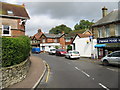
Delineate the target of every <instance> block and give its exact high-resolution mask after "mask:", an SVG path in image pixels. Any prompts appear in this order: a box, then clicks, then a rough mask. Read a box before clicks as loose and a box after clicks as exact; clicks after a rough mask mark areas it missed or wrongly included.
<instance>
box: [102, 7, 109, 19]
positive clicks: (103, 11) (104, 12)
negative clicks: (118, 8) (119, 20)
mask: <svg viewBox="0 0 120 90" xmlns="http://www.w3.org/2000/svg"><path fill="white" fill-rule="evenodd" d="M107 10H108V9H107V8H106V7H105V6H104V7H103V8H102V15H103V17H105V16H106V15H107Z"/></svg>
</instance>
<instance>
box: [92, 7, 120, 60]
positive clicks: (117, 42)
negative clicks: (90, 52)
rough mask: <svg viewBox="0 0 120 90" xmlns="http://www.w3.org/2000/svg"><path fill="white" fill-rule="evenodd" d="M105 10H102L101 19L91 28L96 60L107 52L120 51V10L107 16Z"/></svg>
mask: <svg viewBox="0 0 120 90" xmlns="http://www.w3.org/2000/svg"><path fill="white" fill-rule="evenodd" d="M107 10H108V9H107V8H106V7H104V8H102V12H103V13H102V14H103V17H102V18H101V19H100V20H98V21H97V22H96V23H95V24H94V25H93V26H92V29H93V30H92V32H93V35H94V38H95V39H97V44H96V45H95V47H96V48H97V51H98V58H102V57H104V56H105V55H106V54H108V53H109V52H113V51H116V50H120V17H119V16H120V15H119V13H120V10H117V9H116V10H113V11H112V12H110V13H108V14H107Z"/></svg>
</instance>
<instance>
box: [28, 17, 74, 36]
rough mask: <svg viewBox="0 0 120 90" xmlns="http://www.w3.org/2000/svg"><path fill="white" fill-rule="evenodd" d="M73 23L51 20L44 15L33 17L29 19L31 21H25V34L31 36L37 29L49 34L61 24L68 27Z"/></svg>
mask: <svg viewBox="0 0 120 90" xmlns="http://www.w3.org/2000/svg"><path fill="white" fill-rule="evenodd" d="M71 22H72V24H71ZM74 23H75V22H74V21H72V20H70V19H52V18H50V17H49V16H45V15H40V16H33V17H31V20H28V21H27V25H26V34H28V35H33V34H35V33H36V32H37V30H38V29H39V28H40V29H42V31H43V32H49V30H50V29H51V28H52V27H55V26H58V25H61V24H67V26H68V27H70V26H71V25H73V24H74Z"/></svg>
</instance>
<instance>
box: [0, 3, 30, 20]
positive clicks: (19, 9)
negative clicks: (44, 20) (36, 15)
mask: <svg viewBox="0 0 120 90" xmlns="http://www.w3.org/2000/svg"><path fill="white" fill-rule="evenodd" d="M0 6H1V7H0V16H11V17H19V18H21V17H22V18H26V19H29V18H30V17H29V15H28V13H27V11H26V9H25V7H24V6H23V5H15V4H9V3H4V2H0ZM8 11H10V12H13V15H9V14H8Z"/></svg>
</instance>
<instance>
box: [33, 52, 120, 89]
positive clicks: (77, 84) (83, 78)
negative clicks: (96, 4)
mask: <svg viewBox="0 0 120 90" xmlns="http://www.w3.org/2000/svg"><path fill="white" fill-rule="evenodd" d="M35 56H38V57H40V58H42V59H43V60H45V61H46V62H47V63H48V64H49V67H50V70H49V71H48V73H46V75H45V77H44V78H43V80H42V82H41V83H40V84H39V85H38V87H37V88H96V89H102V90H105V89H106V90H111V89H113V88H114V89H117V90H118V88H119V78H118V77H119V76H120V74H119V70H120V68H118V67H116V66H103V65H101V64H100V62H98V61H94V60H87V58H80V59H78V60H69V59H66V58H64V57H60V56H55V55H48V54H46V53H41V54H36V55H35ZM46 79H47V80H46Z"/></svg>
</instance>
